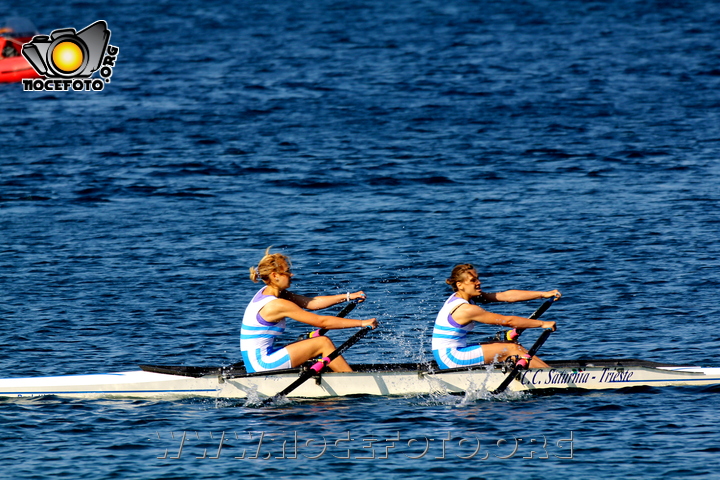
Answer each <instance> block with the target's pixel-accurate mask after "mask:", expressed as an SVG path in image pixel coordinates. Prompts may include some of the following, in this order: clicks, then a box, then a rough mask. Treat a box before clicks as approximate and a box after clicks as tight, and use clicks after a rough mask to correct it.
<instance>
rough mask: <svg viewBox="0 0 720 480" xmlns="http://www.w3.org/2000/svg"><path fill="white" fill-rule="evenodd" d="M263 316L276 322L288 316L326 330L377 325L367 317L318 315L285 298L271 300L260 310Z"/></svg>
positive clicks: (375, 321)
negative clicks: (359, 318)
mask: <svg viewBox="0 0 720 480" xmlns="http://www.w3.org/2000/svg"><path fill="white" fill-rule="evenodd" d="M260 312H261V315H262V316H263V318H264V319H265V320H267V321H269V322H277V321H279V320H280V319H282V318H284V317H290V318H292V319H293V320H297V321H298V322H302V323H307V324H308V325H311V326H313V327H317V328H326V329H328V330H333V329H340V328H353V327H355V328H357V327H372V328H375V327H377V320H376V319H375V318H369V319H366V320H357V319H352V318H342V317H334V316H332V315H318V314H317V313H312V312H308V311H306V310H303V309H302V308H300V307H299V306H298V305H296V304H295V303H294V302H291V301H290V300H285V299H278V300H273V301H272V302H270V303H268V304H267V305H265V307H263V308H262V310H261V311H260Z"/></svg>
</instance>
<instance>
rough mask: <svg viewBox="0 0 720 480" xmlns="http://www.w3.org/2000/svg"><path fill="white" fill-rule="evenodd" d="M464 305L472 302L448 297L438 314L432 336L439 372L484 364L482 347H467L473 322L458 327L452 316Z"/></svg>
mask: <svg viewBox="0 0 720 480" xmlns="http://www.w3.org/2000/svg"><path fill="white" fill-rule="evenodd" d="M465 303H470V304H474V303H473V302H472V301H470V302H468V301H467V300H465V299H463V298H461V297H458V296H457V294H456V293H454V294H452V295H450V298H448V299H447V300H446V301H445V304H444V305H443V306H442V308H441V309H440V312H438V315H437V319H435V327H434V328H433V335H432V351H433V357H435V361H436V362H437V364H438V367H439V368H440V369H441V370H444V369H448V368H460V367H469V366H473V365H482V364H483V363H484V362H485V356H484V354H483V349H482V345H468V343H467V334H468V333H470V332H472V331H473V328H475V322H470V323H468V324H467V325H460V324H459V323H457V322H456V321H455V319H454V318H453V316H452V314H453V312H454V311H455V310H456V309H457V308H458V307H459V306H461V305H463V304H465Z"/></svg>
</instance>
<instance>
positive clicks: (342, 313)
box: [298, 300, 358, 340]
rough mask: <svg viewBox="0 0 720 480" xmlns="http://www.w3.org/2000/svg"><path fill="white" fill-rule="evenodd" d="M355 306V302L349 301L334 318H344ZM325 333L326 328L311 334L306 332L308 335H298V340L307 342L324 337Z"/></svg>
mask: <svg viewBox="0 0 720 480" xmlns="http://www.w3.org/2000/svg"><path fill="white" fill-rule="evenodd" d="M357 304H358V302H357V300H353V301H351V302H350V303H348V304H347V305H345V307H344V308H343V309H342V310H340V313H338V314H337V315H336V317H340V318H345V316H346V315H347V314H348V313H350V312H352V311H353V309H354V308H355V307H356V306H357ZM327 332H328V329H327V328H321V329H319V330H313V331H312V332H308V333H306V334H304V335H300V336H299V337H298V340H307V339H308V338H315V337H320V336H322V335H325V334H326V333H327Z"/></svg>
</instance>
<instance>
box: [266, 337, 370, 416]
mask: <svg viewBox="0 0 720 480" xmlns="http://www.w3.org/2000/svg"><path fill="white" fill-rule="evenodd" d="M370 330H372V327H364V328H362V329H361V330H360V331H359V332H357V333H355V335H353V336H352V337H350V338H348V339H347V340H345V343H343V344H342V345H340V346H339V347H338V348H336V349H335V350H334V351H333V352H331V353H330V354H329V355H328V356H327V357H324V358H323V359H322V360H320V361H319V362H317V363H315V364H314V365H313V366H312V367H310V368H309V369H308V370H306V371H304V372H303V373H302V374H301V375H300V376H299V377H298V379H297V380H295V381H294V382H293V383H291V384H290V385H288V386H287V387H286V388H284V389H283V390H282V391H281V392H279V393H276V394H275V395H273V396H272V397H270V398H266V399H265V400H263V402H262V405H267V404H268V403H271V402H273V401H275V400H277V399H278V398H280V397H284V396H285V395H287V394H288V393H290V392H292V391H293V390H295V389H296V388H297V387H299V386H300V385H302V384H303V383H305V381H306V380H308V379H309V378H310V377H312V376H313V375H315V374H317V373H320V370H322V369H323V367H324V366H326V365H328V364H329V363H330V362H332V361H333V360H335V359H336V358H337V357H339V356H340V355H342V354H343V352H345V350H347V349H348V348H350V347H352V346H353V345H355V344H356V343H357V341H358V340H360V339H361V338H362V337H364V336H365V335H367V333H368V332H369V331H370Z"/></svg>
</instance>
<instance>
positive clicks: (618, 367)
mask: <svg viewBox="0 0 720 480" xmlns="http://www.w3.org/2000/svg"><path fill="white" fill-rule="evenodd" d="M548 363H549V365H550V367H549V368H544V369H529V370H524V371H521V372H520V374H519V376H518V377H517V378H516V379H515V380H514V381H512V382H511V383H510V385H509V387H508V390H511V391H527V392H548V391H557V390H561V391H562V390H572V389H579V390H606V389H618V388H627V387H665V386H688V385H693V386H695V385H716V384H720V368H702V367H691V366H679V365H670V364H661V363H655V362H647V361H642V360H632V359H623V360H572V361H551V362H548ZM141 368H142V370H137V371H129V372H116V373H103V374H94V375H64V376H55V377H31V378H4V379H0V397H35V396H40V395H57V396H62V397H80V398H104V397H125V398H177V397H212V398H250V399H263V398H267V397H272V396H273V395H275V394H276V393H278V392H279V391H281V390H283V389H284V388H285V387H287V386H288V385H289V384H291V383H292V382H293V381H295V380H296V379H297V378H298V375H299V373H300V369H288V370H282V371H275V372H272V373H260V374H246V373H245V372H244V370H242V369H241V368H239V367H237V366H231V367H225V368H220V367H186V366H181V367H172V366H141ZM354 369H355V371H354V372H351V373H334V372H323V373H322V374H320V375H317V376H316V377H315V378H310V379H309V380H308V381H306V382H304V383H303V384H302V385H300V386H299V387H297V388H296V389H295V390H293V391H292V392H290V393H289V394H288V397H295V398H322V397H336V396H348V395H383V396H391V395H409V396H413V395H428V394H460V393H464V392H468V391H480V392H481V391H488V392H491V391H493V390H494V389H495V388H497V386H498V385H500V383H501V382H502V381H503V380H504V379H505V378H506V377H507V372H505V371H504V370H503V368H502V367H501V366H489V367H488V366H482V367H474V368H457V369H451V370H437V369H436V368H435V366H434V365H433V364H423V365H417V364H397V365H384V366H380V365H356V366H354Z"/></svg>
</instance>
